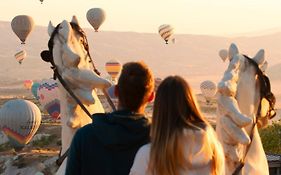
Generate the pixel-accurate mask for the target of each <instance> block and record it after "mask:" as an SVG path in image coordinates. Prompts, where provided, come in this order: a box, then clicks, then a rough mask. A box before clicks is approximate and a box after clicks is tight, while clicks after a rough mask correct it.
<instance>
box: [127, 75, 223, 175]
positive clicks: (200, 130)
mask: <svg viewBox="0 0 281 175" xmlns="http://www.w3.org/2000/svg"><path fill="white" fill-rule="evenodd" d="M150 135H151V143H150V144H147V145H144V146H143V147H141V148H140V149H139V151H138V153H137V155H136V157H135V160H134V164H133V167H132V168H131V172H130V175H187V174H188V175H195V174H196V175H207V174H209V175H221V174H224V172H223V171H224V155H223V150H222V147H221V145H220V143H219V142H218V140H217V138H216V136H215V133H214V130H213V128H212V127H211V126H210V125H209V123H208V122H207V121H206V120H205V119H204V117H203V116H202V115H201V114H200V111H199V109H198V107H197V104H196V102H195V98H194V97H193V95H192V92H191V88H190V86H189V85H188V84H187V82H186V81H185V80H184V79H183V78H181V77H179V76H170V77H168V78H166V79H165V80H164V81H163V82H162V83H161V84H160V86H159V88H158V91H157V93H156V99H155V102H154V110H153V117H152V126H151V132H150Z"/></svg>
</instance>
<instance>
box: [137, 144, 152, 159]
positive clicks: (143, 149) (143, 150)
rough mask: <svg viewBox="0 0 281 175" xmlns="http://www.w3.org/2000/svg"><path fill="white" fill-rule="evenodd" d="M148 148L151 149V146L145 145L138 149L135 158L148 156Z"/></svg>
mask: <svg viewBox="0 0 281 175" xmlns="http://www.w3.org/2000/svg"><path fill="white" fill-rule="evenodd" d="M150 148H151V144H150V143H148V144H145V145H143V146H142V147H140V149H139V150H138V152H137V154H136V156H146V155H147V154H148V155H149V154H150Z"/></svg>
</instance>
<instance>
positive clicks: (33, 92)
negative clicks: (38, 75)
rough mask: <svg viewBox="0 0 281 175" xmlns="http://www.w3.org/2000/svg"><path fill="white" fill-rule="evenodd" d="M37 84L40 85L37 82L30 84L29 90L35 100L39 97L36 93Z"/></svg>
mask: <svg viewBox="0 0 281 175" xmlns="http://www.w3.org/2000/svg"><path fill="white" fill-rule="evenodd" d="M39 86H40V84H39V83H37V82H36V83H33V84H32V86H31V92H32V94H33V96H34V97H35V98H36V99H37V100H38V99H39V96H38V95H37V91H38V88H39Z"/></svg>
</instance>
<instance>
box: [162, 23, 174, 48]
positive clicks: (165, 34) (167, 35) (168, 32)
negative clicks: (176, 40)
mask: <svg viewBox="0 0 281 175" xmlns="http://www.w3.org/2000/svg"><path fill="white" fill-rule="evenodd" d="M158 32H159V34H160V36H161V37H162V38H163V39H164V40H165V41H166V44H168V41H169V40H170V39H172V36H173V34H174V28H173V27H172V26H170V25H168V24H163V25H161V26H160V27H159V30H158Z"/></svg>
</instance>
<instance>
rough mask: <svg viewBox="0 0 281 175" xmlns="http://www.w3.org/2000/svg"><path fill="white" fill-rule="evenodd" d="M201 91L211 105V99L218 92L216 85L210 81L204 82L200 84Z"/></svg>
mask: <svg viewBox="0 0 281 175" xmlns="http://www.w3.org/2000/svg"><path fill="white" fill-rule="evenodd" d="M200 89H201V92H202V94H203V96H204V97H205V99H206V102H207V103H210V100H211V98H212V97H214V96H215V94H216V92H217V86H216V84H215V83H214V82H212V81H210V80H206V81H203V82H202V83H201V84H200Z"/></svg>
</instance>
